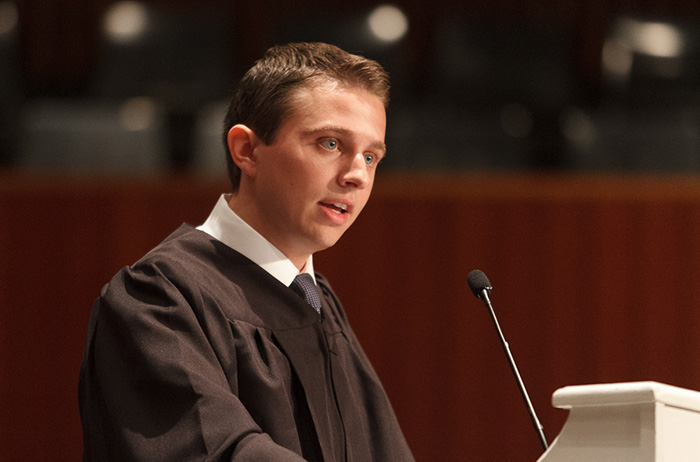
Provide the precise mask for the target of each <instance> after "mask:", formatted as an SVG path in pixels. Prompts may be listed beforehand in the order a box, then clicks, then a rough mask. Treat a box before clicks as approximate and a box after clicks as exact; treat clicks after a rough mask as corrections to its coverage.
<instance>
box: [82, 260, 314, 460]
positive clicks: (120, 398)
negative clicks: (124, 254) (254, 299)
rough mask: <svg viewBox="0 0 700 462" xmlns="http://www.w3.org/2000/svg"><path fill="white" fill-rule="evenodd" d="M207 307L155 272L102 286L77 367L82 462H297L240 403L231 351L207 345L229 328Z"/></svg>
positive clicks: (124, 274)
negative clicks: (215, 332)
mask: <svg viewBox="0 0 700 462" xmlns="http://www.w3.org/2000/svg"><path fill="white" fill-rule="evenodd" d="M204 311H205V310H203V309H202V307H195V306H193V303H192V297H191V296H190V295H189V294H188V293H187V292H186V291H183V290H182V288H181V287H179V286H178V285H177V284H174V283H173V282H172V281H171V280H170V279H169V278H168V277H166V276H165V275H164V274H163V272H162V271H161V270H160V269H158V268H157V267H155V266H149V267H146V268H145V269H144V268H141V269H140V270H138V271H135V270H132V269H124V270H122V271H121V272H120V273H118V275H117V276H116V277H115V278H114V279H113V280H112V282H111V283H110V284H109V285H108V286H107V287H106V288H105V290H104V291H103V294H102V296H101V297H100V298H98V299H97V301H96V302H95V305H94V307H93V313H92V316H91V321H90V326H89V328H88V339H87V347H86V349H85V353H84V358H83V364H82V367H81V378H80V386H79V394H80V407H81V409H80V411H81V416H82V420H83V435H84V439H85V441H84V448H85V453H84V460H85V461H93V460H94V461H98V460H99V461H110V460H129V461H156V460H158V461H164V460H177V461H190V460H192V461H194V460H198V461H199V460H208V461H209V460H211V461H213V460H217V461H219V460H231V461H268V460H269V461H283V462H284V461H289V462H292V461H294V462H296V461H302V460H303V459H302V457H301V456H299V455H298V454H296V453H295V452H293V451H292V450H290V449H287V448H284V447H282V446H280V445H278V444H276V443H275V442H274V441H273V440H272V438H271V437H270V436H269V435H268V434H266V433H264V432H263V431H262V430H261V429H260V427H259V426H258V425H257V424H256V422H255V421H254V420H253V418H252V417H251V415H250V413H249V412H248V411H247V410H246V408H245V407H244V405H243V404H242V403H241V401H240V400H239V399H238V397H237V395H236V377H235V376H234V375H235V372H233V373H232V372H231V371H235V370H236V369H235V364H231V362H232V361H235V358H236V355H235V353H232V354H230V355H226V356H222V354H221V353H220V352H217V349H215V348H213V347H212V344H211V332H212V329H214V330H215V329H219V330H222V329H225V328H226V327H228V322H227V320H226V319H218V320H217V319H212V318H208V317H206V316H216V310H212V311H213V312H214V313H215V314H214V315H212V314H206V315H205V314H203V313H204ZM217 325H218V326H217ZM221 335H224V334H223V333H222V334H221ZM230 348H231V349H233V348H235V346H234V345H233V344H231V346H230ZM222 361H226V362H228V364H226V365H225V367H224V365H223V364H222ZM225 371H228V372H225Z"/></svg>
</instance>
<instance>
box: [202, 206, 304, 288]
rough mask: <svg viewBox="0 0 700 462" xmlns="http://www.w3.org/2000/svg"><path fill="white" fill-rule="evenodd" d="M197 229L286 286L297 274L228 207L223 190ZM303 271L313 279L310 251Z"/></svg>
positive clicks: (271, 246)
mask: <svg viewBox="0 0 700 462" xmlns="http://www.w3.org/2000/svg"><path fill="white" fill-rule="evenodd" d="M229 197H230V196H229ZM197 229H198V230H200V231H204V232H205V233H207V234H209V235H210V236H212V237H213V238H214V239H217V240H218V241H221V242H222V243H224V244H226V245H227V246H229V247H231V248H232V249H233V250H235V251H236V252H238V253H240V254H242V255H244V256H245V257H247V258H248V259H249V260H251V261H253V262H254V263H256V264H257V265H259V266H260V267H261V268H263V269H264V270H265V271H267V272H268V273H270V274H271V275H272V276H274V277H275V278H276V279H277V280H279V281H280V282H281V283H282V284H284V285H286V286H289V285H290V284H291V283H292V281H293V280H294V277H295V276H296V275H297V274H299V270H298V269H297V267H296V266H294V264H293V263H292V262H291V261H290V260H289V259H288V258H287V257H286V256H285V255H284V254H283V253H282V252H281V251H280V250H279V249H277V248H276V247H275V246H274V245H272V244H271V243H270V242H269V241H268V240H267V239H265V238H264V237H263V236H262V235H261V234H259V233H258V232H257V231H255V230H254V229H253V228H251V227H250V225H248V223H246V222H245V221H243V219H242V218H240V217H239V216H238V215H237V214H236V213H235V212H234V211H233V210H231V207H229V205H228V200H227V195H226V194H222V195H221V197H219V200H218V201H217V202H216V205H215V206H214V209H213V210H212V211H211V214H210V215H209V218H207V220H206V221H205V222H204V223H203V224H201V225H200V226H198V227H197ZM304 272H306V273H309V274H310V275H311V277H313V278H314V282H316V277H315V276H314V264H313V256H312V255H309V259H308V260H307V262H306V266H305V267H304Z"/></svg>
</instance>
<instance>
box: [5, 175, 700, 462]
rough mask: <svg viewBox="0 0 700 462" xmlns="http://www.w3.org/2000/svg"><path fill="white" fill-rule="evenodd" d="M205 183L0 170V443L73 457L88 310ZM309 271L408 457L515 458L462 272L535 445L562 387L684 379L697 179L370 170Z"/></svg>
mask: <svg viewBox="0 0 700 462" xmlns="http://www.w3.org/2000/svg"><path fill="white" fill-rule="evenodd" d="M226 189H227V188H226V182H225V181H224V180H222V181H218V180H202V179H198V178H195V177H168V178H160V179H151V180H148V179H131V180H126V179H124V180H120V179H114V178H112V179H95V178H93V179H82V178H58V177H44V176H36V175H19V174H5V175H3V176H0V217H2V218H1V219H0V403H2V410H1V412H0V454H2V455H3V456H2V458H3V460H52V461H63V460H65V461H74V460H79V459H80V457H81V433H80V424H79V417H78V408H77V378H78V370H79V364H80V359H81V354H82V348H83V345H84V340H85V330H86V326H87V319H88V315H89V311H90V305H91V303H92V301H93V299H94V298H95V297H96V296H97V294H98V292H99V290H100V287H101V286H102V285H103V284H104V283H105V282H106V281H107V280H108V279H109V278H110V277H111V275H112V274H113V273H114V272H115V271H116V270H118V269H119V268H120V267H121V266H123V265H126V264H129V263H131V262H133V261H134V260H136V259H137V258H139V257H140V256H141V255H142V254H143V253H144V252H146V251H147V250H148V249H149V248H150V247H151V246H153V245H155V244H156V243H157V242H158V241H160V240H161V239H162V238H163V237H165V236H166V235H167V234H168V233H169V232H170V231H172V230H173V229H174V228H175V227H177V226H178V225H179V224H180V223H181V222H183V221H187V222H190V223H193V224H197V223H199V222H201V221H203V220H204V219H205V218H206V215H207V214H208V212H209V210H210V208H211V207H212V205H213V203H214V201H215V200H216V198H217V197H218V194H219V193H220V192H223V191H225V190H226ZM363 213H364V214H363V216H362V217H361V218H360V219H359V220H358V222H357V223H356V224H355V225H354V227H353V228H352V229H351V230H350V231H348V233H347V234H346V235H345V236H344V237H343V239H341V241H340V243H339V244H338V245H337V246H336V247H334V248H333V249H330V250H328V251H325V252H322V253H320V254H319V255H318V256H317V260H316V262H317V263H316V266H317V269H318V270H320V271H321V272H323V273H324V274H325V275H326V276H327V277H328V278H329V279H330V281H331V283H332V284H333V286H334V288H335V289H336V291H337V292H338V293H339V295H340V296H341V299H342V300H343V301H344V304H345V307H346V310H347V312H348V314H349V316H350V319H351V322H352V324H353V326H354V328H355V330H356V332H357V334H358V336H359V337H360V339H361V340H362V342H363V345H364V347H365V349H366V350H367V353H368V355H369V356H370V358H371V359H372V361H373V363H374V365H375V367H376V369H377V370H378V373H379V375H380V376H381V378H382V380H383V382H384V384H385V386H386V388H387V391H388V393H389V395H390V397H391V399H392V401H393V403H394V406H395V408H396V411H397V413H398V415H399V419H400V421H401V424H402V426H403V428H404V431H405V433H406V436H407V438H408V440H409V443H410V444H411V446H412V448H413V450H414V452H415V455H416V457H417V459H418V460H425V461H432V460H441V461H462V460H470V461H477V462H478V461H494V460H508V461H534V460H536V459H537V457H538V456H539V455H540V453H541V450H540V446H539V442H538V440H537V437H536V435H535V433H534V430H533V429H532V427H531V424H530V421H529V418H528V416H527V413H526V410H525V406H524V404H523V403H522V401H521V399H520V396H519V394H518V390H517V387H516V384H515V381H514V380H513V378H512V376H511V373H510V370H509V368H508V365H507V362H506V359H505V356H504V355H503V352H502V350H501V346H500V344H499V343H498V339H497V336H496V333H495V331H494V329H493V326H492V324H491V321H490V318H489V317H488V314H487V312H486V310H485V309H484V307H483V305H482V304H481V302H480V301H479V300H477V299H476V298H474V297H473V296H472V294H471V293H470V291H469V289H468V287H467V283H466V275H467V273H468V272H469V271H470V270H471V269H474V268H480V269H482V270H484V271H485V272H486V274H487V275H488V277H489V279H490V280H491V282H492V284H493V286H494V290H493V293H492V300H493V303H494V305H495V308H496V311H497V313H498V315H499V319H500V321H501V327H502V328H503V331H504V333H505V335H506V337H507V338H508V341H509V342H510V346H511V349H512V351H513V355H514V356H515V359H516V360H517V362H518V366H519V368H520V372H521V373H522V376H523V379H524V381H525V383H526V385H527V387H528V390H529V392H530V395H531V398H532V401H533V403H534V406H535V407H536V409H537V410H538V413H539V416H540V420H541V421H542V423H543V425H544V427H545V432H546V434H547V436H548V437H549V439H550V440H551V439H553V438H554V437H555V436H556V435H557V434H558V432H559V431H560V429H561V427H562V425H563V423H564V420H565V418H566V412H565V411H562V410H556V409H552V408H551V406H550V404H549V403H550V397H551V394H552V393H553V392H554V391H555V390H556V389H557V388H559V387H562V386H565V385H571V384H584V383H600V382H620V381H634V380H656V381H660V382H664V383H668V384H671V385H677V386H682V387H686V388H691V389H700V359H698V355H696V354H695V352H696V351H698V349H699V348H700V337H699V336H698V335H697V332H698V331H699V330H700V310H699V309H698V307H700V284H699V281H700V239H698V236H699V235H700V180H698V179H696V178H689V177H645V178H640V177H636V178H631V177H622V178H621V177H581V176H528V175H513V176H510V175H485V174H481V175H479V174H472V175H466V176H454V177H444V176H443V177H439V176H429V175H427V174H422V175H421V174H415V175H407V174H385V175H380V178H379V180H378V183H377V185H376V187H375V191H374V195H373V197H372V199H371V200H370V203H369V205H368V206H367V208H366V209H365V211H364V212H363Z"/></svg>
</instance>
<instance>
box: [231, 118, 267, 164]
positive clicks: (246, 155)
mask: <svg viewBox="0 0 700 462" xmlns="http://www.w3.org/2000/svg"><path fill="white" fill-rule="evenodd" d="M226 141H227V143H228V151H229V155H230V156H231V158H232V159H233V162H234V163H235V164H236V165H237V166H238V168H240V169H241V172H242V173H244V174H246V175H248V176H254V175H255V169H256V165H257V159H256V156H255V148H256V146H257V145H258V144H259V143H260V139H259V138H258V137H257V136H256V135H255V132H253V130H251V129H250V128H248V127H247V126H245V125H241V124H238V125H234V126H233V127H231V130H229V131H228V136H227V137H226Z"/></svg>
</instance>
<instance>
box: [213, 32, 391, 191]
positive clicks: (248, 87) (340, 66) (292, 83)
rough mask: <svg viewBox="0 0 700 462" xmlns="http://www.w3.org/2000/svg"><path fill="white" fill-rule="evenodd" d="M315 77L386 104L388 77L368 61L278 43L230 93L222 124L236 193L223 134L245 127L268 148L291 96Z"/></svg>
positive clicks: (322, 46)
mask: <svg viewBox="0 0 700 462" xmlns="http://www.w3.org/2000/svg"><path fill="white" fill-rule="evenodd" d="M318 79H326V80H330V81H335V82H339V83H341V84H343V85H346V86H349V87H358V88H362V89H365V90H367V91H369V92H370V93H372V94H373V95H375V96H377V97H378V98H379V99H380V100H381V101H382V102H383V103H384V107H387V106H388V104H389V88H390V85H389V76H388V74H387V73H386V71H385V70H384V69H383V68H382V66H381V65H380V64H379V63H377V62H376V61H373V60H371V59H367V58H364V57H362V56H358V55H353V54H350V53H347V52H345V51H343V50H341V49H340V48H338V47H336V46H333V45H329V44H326V43H290V44H286V45H277V46H274V47H272V48H270V49H269V50H267V52H266V53H265V54H264V55H263V57H262V58H260V59H259V60H258V61H256V62H255V64H254V65H253V67H252V68H250V69H249V70H248V72H247V73H246V74H245V75H244V76H243V78H242V79H241V81H240V83H239V84H238V88H237V90H236V92H235V93H234V96H233V98H232V100H231V103H230V105H229V108H228V112H227V114H226V118H225V121H224V145H225V146H226V162H227V167H228V175H229V178H230V180H231V185H232V186H233V190H234V191H236V190H238V185H239V183H240V176H241V172H240V169H239V168H238V166H237V165H236V164H235V163H234V162H233V159H231V156H230V155H229V152H228V142H227V137H228V132H229V130H230V129H231V127H233V126H234V125H236V124H244V125H246V126H248V127H249V128H250V129H251V130H253V131H254V132H255V134H256V135H257V136H258V137H259V138H260V139H261V140H262V141H263V142H264V143H265V144H267V145H270V144H272V143H274V141H275V137H276V135H277V132H278V131H279V128H280V126H282V124H283V122H284V121H285V120H286V119H287V118H288V117H289V116H290V115H291V113H292V111H293V109H294V107H293V102H294V96H295V94H296V92H297V91H298V90H299V89H302V88H309V87H310V86H311V85H312V84H313V82H314V81H315V80H316V81H318Z"/></svg>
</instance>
